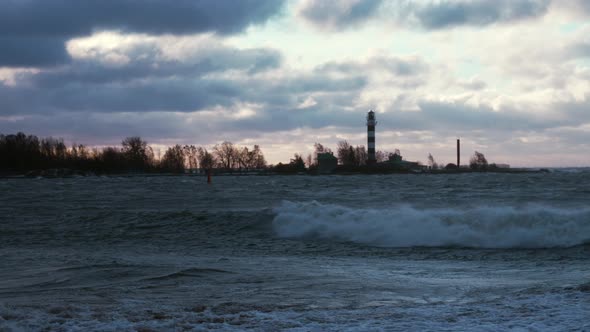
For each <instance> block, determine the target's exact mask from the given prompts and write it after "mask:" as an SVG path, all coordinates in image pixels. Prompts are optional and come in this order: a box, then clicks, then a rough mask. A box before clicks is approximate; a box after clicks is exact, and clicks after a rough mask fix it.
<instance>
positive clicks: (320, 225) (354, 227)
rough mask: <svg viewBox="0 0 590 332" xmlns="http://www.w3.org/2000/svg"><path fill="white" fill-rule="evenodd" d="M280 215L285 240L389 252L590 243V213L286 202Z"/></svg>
mask: <svg viewBox="0 0 590 332" xmlns="http://www.w3.org/2000/svg"><path fill="white" fill-rule="evenodd" d="M275 213H276V216H275V218H274V220H273V227H274V230H275V232H276V233H277V234H278V235H279V236H281V237H290V238H299V237H308V238H321V239H334V240H341V241H352V242H356V243H362V244H368V245H375V246H383V247H412V246H426V247H439V246H462V247H473V248H549V247H571V246H576V245H580V244H584V243H588V242H590V208H577V209H563V208H554V207H547V206H540V205H530V206H526V207H518V208H517V207H512V206H495V207H483V206H482V207H475V208H468V209H460V208H446V209H419V208H415V207H412V206H407V205H406V206H396V207H393V208H390V209H354V208H348V207H344V206H339V205H329V204H320V203H318V202H315V201H314V202H303V203H298V202H288V201H285V202H283V203H282V204H281V205H280V206H279V207H277V208H275Z"/></svg>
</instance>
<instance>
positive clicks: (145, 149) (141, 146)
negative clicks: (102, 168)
mask: <svg viewBox="0 0 590 332" xmlns="http://www.w3.org/2000/svg"><path fill="white" fill-rule="evenodd" d="M121 145H123V150H122V151H123V153H124V154H125V157H126V158H127V160H128V162H129V165H130V166H131V167H132V168H136V169H145V168H148V167H149V166H151V164H152V161H153V158H154V153H153V151H152V148H151V147H150V146H149V145H148V144H147V142H146V141H144V140H142V139H141V137H139V136H133V137H127V138H125V139H124V140H123V142H121Z"/></svg>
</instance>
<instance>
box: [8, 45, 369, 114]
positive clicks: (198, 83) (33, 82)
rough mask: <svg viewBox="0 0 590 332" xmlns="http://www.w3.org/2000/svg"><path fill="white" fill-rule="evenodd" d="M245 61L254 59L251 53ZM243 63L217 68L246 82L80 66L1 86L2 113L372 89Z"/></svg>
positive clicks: (287, 98)
mask: <svg viewBox="0 0 590 332" xmlns="http://www.w3.org/2000/svg"><path fill="white" fill-rule="evenodd" d="M270 54H273V53H272V52H271V53H270ZM234 56H235V57H236V58H239V57H240V52H238V51H236V52H235V53H234ZM245 57H246V58H249V55H248V51H246V54H245ZM271 58H273V57H271ZM204 62H205V63H208V62H207V61H204ZM270 62H271V63H272V62H273V61H270ZM237 63H242V68H240V67H239V66H230V65H228V66H227V67H222V68H217V67H215V68H216V69H218V70H219V71H225V70H228V69H241V71H242V73H245V74H247V75H246V76H245V77H243V78H227V79H224V78H217V79H215V78H211V77H207V76H203V75H204V74H207V73H209V71H203V69H202V68H199V69H198V70H196V71H192V72H190V71H189V72H186V70H187V67H185V66H183V65H180V67H178V68H176V67H174V66H173V65H170V68H168V66H167V65H163V66H157V67H156V68H158V69H153V70H152V71H150V70H149V69H147V67H142V66H139V67H133V66H131V68H127V67H122V68H118V69H117V68H110V69H109V68H105V67H102V66H101V65H99V64H97V63H92V64H91V65H89V64H88V63H84V64H83V65H80V64H79V63H78V62H74V63H73V64H72V65H71V66H69V67H67V68H66V69H64V70H56V71H52V72H40V73H33V74H24V75H23V76H24V77H22V78H20V79H19V80H18V83H19V84H17V85H16V86H6V85H2V84H0V115H15V114H18V115H25V114H38V113H47V112H56V111H60V110H67V111H85V112H103V113H111V112H152V111H167V112H192V111H199V110H203V109H207V108H210V107H213V106H223V107H228V106H231V105H233V104H235V103H239V102H241V103H257V104H263V105H273V106H277V107H281V106H285V105H287V107H288V105H292V104H293V103H297V101H296V97H297V96H299V95H301V94H310V93H324V94H333V93H339V92H346V93H349V94H350V93H352V92H354V93H359V92H360V91H362V89H363V88H364V86H365V85H366V78H365V77H364V76H358V75H350V76H347V77H343V78H332V77H327V76H325V75H320V74H316V73H309V74H300V75H293V76H289V77H285V78H284V79H280V80H277V81H273V80H267V79H264V78H261V77H256V75H254V76H250V73H251V72H252V70H253V68H252V64H250V63H249V62H248V61H241V62H240V60H237ZM70 67H71V68H70ZM144 68H146V69H145V70H146V71H143V69H144ZM207 68H209V67H207ZM209 69H211V68H209Z"/></svg>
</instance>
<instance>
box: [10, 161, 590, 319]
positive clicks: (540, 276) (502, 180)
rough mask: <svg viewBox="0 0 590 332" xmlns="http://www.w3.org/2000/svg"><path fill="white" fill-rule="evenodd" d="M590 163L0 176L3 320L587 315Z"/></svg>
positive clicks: (589, 297)
mask: <svg viewBox="0 0 590 332" xmlns="http://www.w3.org/2000/svg"><path fill="white" fill-rule="evenodd" d="M589 244H590V171H589V170H558V171H554V172H552V173H549V174H457V175H383V176H330V177H310V176H288V177H265V176H260V177H256V176H250V177H216V178H214V179H213V184H212V185H207V184H206V181H205V178H203V177H192V176H180V177H89V178H72V179H1V180H0V331H4V330H7V331H43V330H47V331H54V330H55V331H89V330H99V331H122V330H142V329H143V330H144V331H149V330H154V331H160V330H177V331H184V330H187V331H192V330H206V329H219V330H243V329H248V328H252V329H255V330H269V331H272V330H280V329H283V330H292V331H309V330H318V331H320V330H334V331H340V330H361V331H368V330H387V331H389V330H400V331H408V330H416V331H424V330H433V331H441V330H450V331H456V330H484V331H497V330H518V331H522V330H524V331H529V330H532V331H537V330H540V331H543V330H550V331H556V330H563V331H571V330H580V331H584V330H585V331H588V330H590V321H589V320H588V317H589V314H590V245H589Z"/></svg>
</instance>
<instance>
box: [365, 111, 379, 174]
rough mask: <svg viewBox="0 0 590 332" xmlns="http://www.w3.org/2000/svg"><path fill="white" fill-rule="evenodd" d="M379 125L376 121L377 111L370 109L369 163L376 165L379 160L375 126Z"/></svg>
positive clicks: (368, 120) (368, 126)
mask: <svg viewBox="0 0 590 332" xmlns="http://www.w3.org/2000/svg"><path fill="white" fill-rule="evenodd" d="M376 125H377V121H375V112H373V110H371V111H369V113H368V114H367V148H368V149H367V154H368V159H367V165H374V164H375V163H376V162H377V159H376V158H375V126H376Z"/></svg>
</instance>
